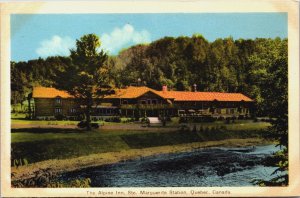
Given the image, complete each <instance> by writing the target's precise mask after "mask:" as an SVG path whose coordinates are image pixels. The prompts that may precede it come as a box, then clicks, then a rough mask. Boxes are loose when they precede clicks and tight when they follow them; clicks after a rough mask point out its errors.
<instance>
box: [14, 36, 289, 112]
mask: <svg viewBox="0 0 300 198" xmlns="http://www.w3.org/2000/svg"><path fill="white" fill-rule="evenodd" d="M287 51H288V49H287V39H280V38H276V39H263V38H257V39H254V40H250V39H247V40H244V39H239V40H233V39H232V38H230V37H229V38H225V39H217V40H215V41H214V42H208V41H207V40H206V39H205V38H204V37H203V36H201V35H194V36H192V37H177V38H173V37H164V38H162V39H159V40H156V41H154V42H152V43H150V44H147V45H136V46H133V47H130V48H128V49H124V50H122V51H121V52H120V53H119V54H118V55H117V56H109V57H108V60H107V61H106V62H105V66H106V67H107V68H108V69H109V75H110V77H111V79H113V81H114V84H115V86H116V87H124V86H128V85H134V84H137V83H138V79H140V80H141V83H142V84H144V85H146V86H148V87H151V88H154V89H158V90H160V89H161V87H162V85H167V86H168V88H169V89H173V90H191V88H192V85H193V84H196V85H197V89H198V91H220V92H241V93H243V94H245V95H247V96H249V97H251V98H253V99H255V100H256V104H257V111H256V112H257V114H258V115H264V116H266V115H269V113H268V111H269V109H268V104H269V103H270V102H272V98H271V97H270V96H272V97H276V96H277V94H278V93H276V91H280V92H281V93H280V97H287V72H288V62H287V60H288V59H287V54H288V52H287ZM71 62H72V61H71V57H59V56H57V57H48V58H47V59H41V58H40V59H37V60H30V61H27V62H11V90H12V103H13V104H15V103H18V102H20V101H22V100H24V99H25V96H26V94H28V92H29V90H30V89H31V87H32V86H36V85H42V86H53V87H57V88H60V87H59V84H58V83H57V82H58V80H57V76H56V74H57V73H58V72H59V71H64V70H65V69H66V68H67V67H69V66H70V64H71ZM279 85H280V86H279ZM278 97H279V96H278Z"/></svg>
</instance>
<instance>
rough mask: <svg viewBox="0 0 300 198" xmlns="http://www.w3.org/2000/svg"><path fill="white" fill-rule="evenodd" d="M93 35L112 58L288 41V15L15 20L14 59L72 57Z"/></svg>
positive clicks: (13, 17) (21, 17) (37, 17)
mask: <svg viewBox="0 0 300 198" xmlns="http://www.w3.org/2000/svg"><path fill="white" fill-rule="evenodd" d="M89 33H95V34H97V35H98V36H99V37H100V40H101V42H102V49H104V50H105V51H107V52H108V53H110V54H113V55H115V54H117V53H118V52H119V51H120V50H121V49H123V48H127V47H129V46H131V45H135V44H138V43H149V42H151V41H154V40H157V39H159V38H162V37H165V36H173V37H178V36H192V35H193V34H195V33H199V34H202V35H203V36H204V37H205V38H206V39H207V40H209V41H214V40H215V39H217V38H226V37H229V36H231V37H233V38H234V39H239V38H244V39H248V38H251V39H255V38H275V37H281V38H287V13H223V14H221V13H199V14H197V13H196V14H190V13H189V14H188V13H186V14H184V13H174V14H14V15H11V50H12V51H11V58H12V60H13V61H27V60H30V59H36V58H38V57H42V58H45V57H47V56H53V55H69V49H70V48H73V47H75V41H76V39H79V38H80V37H81V36H83V35H84V34H89Z"/></svg>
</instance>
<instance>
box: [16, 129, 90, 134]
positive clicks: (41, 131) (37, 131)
mask: <svg viewBox="0 0 300 198" xmlns="http://www.w3.org/2000/svg"><path fill="white" fill-rule="evenodd" d="M11 132H12V133H83V132H86V131H85V130H84V129H68V128H67V129H65V128H18V129H11Z"/></svg>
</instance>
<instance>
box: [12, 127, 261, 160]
mask: <svg viewBox="0 0 300 198" xmlns="http://www.w3.org/2000/svg"><path fill="white" fill-rule="evenodd" d="M245 126H246V127H245ZM231 127H233V128H234V130H233V129H231ZM243 127H245V128H243ZM265 130H266V127H265V126H261V125H258V126H257V127H256V128H253V127H252V128H251V127H250V128H249V126H247V125H241V126H240V127H234V124H231V125H227V128H222V129H220V128H218V127H214V128H213V127H207V128H206V129H205V130H203V131H199V130H198V131H172V132H160V131H128V130H118V131H114V130H109V131H103V130H102V131H101V130H96V131H92V132H85V131H83V130H80V129H62V128H43V129H42V128H27V129H12V134H11V137H12V138H11V139H12V144H11V147H12V153H11V154H12V160H14V159H24V158H25V159H26V160H27V161H28V162H29V163H35V162H39V161H44V160H48V159H68V158H76V157H80V156H85V155H90V154H97V153H106V152H117V151H124V150H125V151H126V150H130V149H143V148H149V147H159V146H167V145H171V146H174V145H179V144H188V143H193V142H206V141H220V140H226V139H246V138H259V139H262V136H263V133H264V131H265Z"/></svg>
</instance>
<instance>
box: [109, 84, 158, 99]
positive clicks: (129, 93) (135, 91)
mask: <svg viewBox="0 0 300 198" xmlns="http://www.w3.org/2000/svg"><path fill="white" fill-rule="evenodd" d="M148 91H152V92H154V93H155V92H157V91H155V90H154V89H151V88H149V87H144V86H143V87H134V86H129V87H127V88H126V89H116V90H115V94H113V95H110V96H106V97H105V98H128V99H129V98H137V97H139V96H141V95H143V94H145V93H147V92H148Z"/></svg>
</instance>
